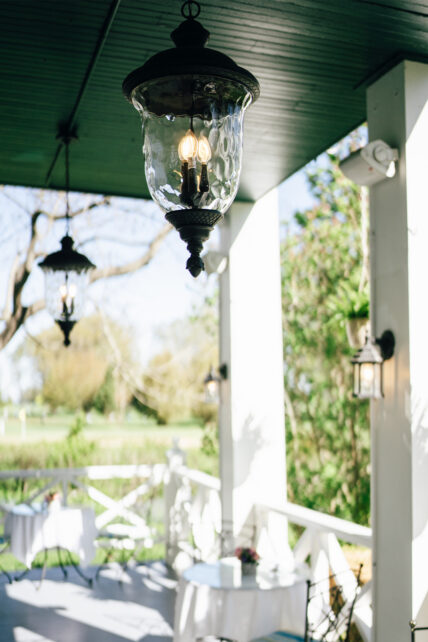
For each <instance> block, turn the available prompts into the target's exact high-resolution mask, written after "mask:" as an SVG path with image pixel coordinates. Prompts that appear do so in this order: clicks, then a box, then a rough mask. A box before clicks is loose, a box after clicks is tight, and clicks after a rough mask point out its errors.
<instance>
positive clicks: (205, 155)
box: [198, 136, 211, 165]
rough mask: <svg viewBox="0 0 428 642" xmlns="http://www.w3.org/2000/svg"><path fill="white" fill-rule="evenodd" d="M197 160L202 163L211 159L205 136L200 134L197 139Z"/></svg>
mask: <svg viewBox="0 0 428 642" xmlns="http://www.w3.org/2000/svg"><path fill="white" fill-rule="evenodd" d="M198 160H199V161H200V162H201V163H203V164H204V165H206V164H207V163H208V161H209V160H211V147H210V144H209V142H208V139H207V138H206V137H205V136H200V137H199V140H198Z"/></svg>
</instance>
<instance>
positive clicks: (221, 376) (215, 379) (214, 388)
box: [204, 363, 228, 403]
mask: <svg viewBox="0 0 428 642" xmlns="http://www.w3.org/2000/svg"><path fill="white" fill-rule="evenodd" d="M227 374H228V373H227V365H226V364H225V363H223V364H222V365H221V366H220V367H219V369H218V374H217V373H216V372H215V371H214V369H213V367H212V366H211V368H210V370H209V372H208V374H207V376H206V377H205V379H204V389H205V403H218V402H219V399H220V394H219V392H220V383H221V381H222V380H225V379H227Z"/></svg>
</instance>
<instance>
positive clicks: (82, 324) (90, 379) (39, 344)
mask: <svg viewBox="0 0 428 642" xmlns="http://www.w3.org/2000/svg"><path fill="white" fill-rule="evenodd" d="M106 323H108V328H109V332H110V334H111V335H112V336H113V337H114V341H115V344H116V346H117V348H118V350H119V352H120V353H121V357H122V360H123V363H130V364H131V363H132V361H131V357H130V354H131V346H130V338H129V333H127V332H126V331H125V329H124V328H122V327H120V326H119V325H118V324H117V323H115V322H112V321H111V320H109V321H108V322H107V321H106V320H105V319H103V318H102V317H101V316H100V315H94V316H93V317H88V318H84V319H81V320H80V321H79V323H78V324H77V325H76V327H75V328H74V329H73V335H72V342H71V345H70V346H69V347H68V348H67V349H65V348H64V346H63V344H62V340H63V339H62V335H61V333H60V330H59V328H58V327H57V326H56V325H55V326H53V327H52V328H50V329H49V330H45V331H44V332H42V333H40V334H39V335H38V336H37V339H36V341H32V340H31V339H27V341H26V342H25V343H24V346H23V347H22V348H21V349H20V350H19V352H18V353H17V358H18V359H19V358H20V357H22V356H30V357H31V358H32V360H33V364H34V366H35V368H36V369H37V370H38V371H39V373H40V374H41V379H42V389H41V394H42V397H43V400H44V402H45V403H46V404H48V405H49V407H50V408H51V409H57V408H66V409H67V410H71V411H79V410H82V409H83V410H89V409H90V408H92V407H93V406H94V404H95V403H96V404H97V407H98V408H99V409H100V411H101V412H109V409H110V408H113V407H114V406H115V405H116V399H115V394H116V392H117V391H118V389H119V388H120V382H119V381H115V380H114V376H113V363H112V349H111V346H110V344H109V340H108V338H107V336H106V334H105V332H103V327H104V326H105V324H106ZM122 396H123V395H122Z"/></svg>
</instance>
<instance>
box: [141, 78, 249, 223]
mask: <svg viewBox="0 0 428 642" xmlns="http://www.w3.org/2000/svg"><path fill="white" fill-rule="evenodd" d="M175 82H177V81H175ZM187 84H189V80H188V79H187ZM191 87H192V91H191V92H190V94H186V93H185V90H187V91H188V89H189V87H188V86H187V87H185V88H181V89H182V91H180V88H177V87H176V86H172V81H168V80H167V79H166V80H164V81H163V82H159V81H158V82H157V85H156V90H155V91H154V90H153V86H152V85H151V83H145V84H144V85H140V86H138V87H136V88H135V90H134V91H133V92H132V102H133V105H134V107H135V108H136V109H137V110H138V111H139V112H140V115H141V117H142V125H143V153H144V157H145V173H146V180H147V185H148V188H149V191H150V194H151V196H152V198H153V200H154V201H155V202H156V203H157V204H158V205H159V207H160V208H161V209H162V210H163V211H164V212H165V213H168V212H172V211H177V210H182V209H195V208H196V209H209V210H217V211H219V212H220V213H222V214H223V213H224V212H225V211H226V210H227V209H228V208H229V207H230V205H231V204H232V202H233V199H234V198H235V196H236V192H237V190H238V185H239V177H240V172H241V161H242V138H243V117H244V112H245V109H246V108H247V107H248V105H249V104H250V103H251V94H250V93H249V92H245V91H243V89H242V86H236V87H235V85H234V83H233V82H232V81H229V80H224V79H216V80H213V79H212V78H210V77H206V78H203V77H202V78H201V77H198V80H197V82H196V81H195V82H193V83H192V84H191ZM168 92H169V95H171V93H172V95H173V96H174V95H175V94H176V93H178V94H179V96H180V98H177V104H174V101H171V100H170V101H169V107H171V110H170V113H164V112H165V108H164V107H165V106H164V104H162V102H161V96H163V95H165V94H166V93H168ZM183 96H188V98H187V99H186V100H187V104H185V100H184V98H183ZM192 114H193V115H192ZM189 132H190V134H193V135H194V137H195V139H194V143H195V144H194V145H193V144H189V145H187V146H186V145H184V146H183V140H184V139H185V137H186V135H187V136H188V135H189ZM183 149H185V150H186V149H187V150H188V151H187V152H184V153H185V154H186V153H187V154H188V156H187V157H183ZM187 181H189V185H190V187H189V188H187V187H186V185H187Z"/></svg>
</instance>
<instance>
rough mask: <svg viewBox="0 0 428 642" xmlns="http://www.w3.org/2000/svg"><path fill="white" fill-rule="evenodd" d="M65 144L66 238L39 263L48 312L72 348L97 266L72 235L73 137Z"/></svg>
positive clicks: (67, 136)
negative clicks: (73, 332) (76, 246)
mask: <svg viewBox="0 0 428 642" xmlns="http://www.w3.org/2000/svg"><path fill="white" fill-rule="evenodd" d="M61 137H62V139H63V142H64V144H65V159H66V213H65V220H66V234H65V236H64V237H63V238H62V239H61V249H60V250H59V251H58V252H53V253H52V254H49V255H48V256H46V257H45V259H44V260H43V261H42V262H41V263H39V265H40V267H41V268H42V270H43V272H44V273H45V298H46V308H47V310H48V312H49V314H50V315H51V316H52V317H53V318H54V320H55V321H56V323H57V324H58V325H59V327H60V328H61V330H62V333H63V335H64V345H65V346H69V345H70V332H71V330H72V329H73V327H74V325H75V323H76V322H77V321H78V320H79V319H80V318H81V317H82V315H83V309H84V304H85V295H86V288H87V285H88V276H89V271H90V270H92V269H94V268H95V265H94V264H93V263H91V261H90V260H89V259H88V258H87V257H86V256H85V255H84V254H80V253H79V252H77V251H76V250H75V249H74V248H73V239H72V238H71V236H70V235H69V228H70V211H69V200H68V192H69V150H68V146H69V143H70V141H71V140H72V137H71V136H69V135H61Z"/></svg>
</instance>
